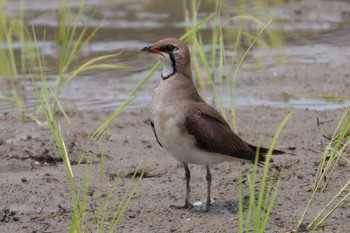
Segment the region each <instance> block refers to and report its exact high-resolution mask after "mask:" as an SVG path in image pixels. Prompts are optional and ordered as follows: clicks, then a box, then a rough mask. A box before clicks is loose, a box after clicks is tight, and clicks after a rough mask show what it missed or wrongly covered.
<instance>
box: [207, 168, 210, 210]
mask: <svg viewBox="0 0 350 233" xmlns="http://www.w3.org/2000/svg"><path fill="white" fill-rule="evenodd" d="M206 168H207V176H206V179H207V184H208V186H207V188H208V190H207V210H208V209H209V207H210V202H211V200H210V192H211V173H210V168H209V166H208V165H207V166H206Z"/></svg>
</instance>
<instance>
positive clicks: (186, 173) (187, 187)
mask: <svg viewBox="0 0 350 233" xmlns="http://www.w3.org/2000/svg"><path fill="white" fill-rule="evenodd" d="M183 164H184V168H185V178H186V199H185V206H184V207H185V208H189V207H190V179H191V173H190V169H189V168H188V164H187V163H185V162H184V163H183Z"/></svg>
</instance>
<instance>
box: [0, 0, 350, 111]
mask: <svg viewBox="0 0 350 233" xmlns="http://www.w3.org/2000/svg"><path fill="white" fill-rule="evenodd" d="M79 2H80V1H69V4H70V6H71V7H72V8H73V9H75V10H77V9H78V7H79V4H80V3H79ZM19 6H20V1H9V2H8V14H9V15H18V14H19V11H18V9H19ZM57 8H58V1H44V0H31V1H30V2H29V1H25V4H24V9H25V22H26V24H27V25H29V26H30V25H31V24H33V25H34V26H35V27H36V28H37V30H38V32H39V33H38V34H39V35H38V45H39V46H40V50H41V52H42V53H43V54H45V55H47V56H48V57H49V59H48V61H47V70H48V80H49V83H51V84H54V81H55V79H56V76H55V75H50V74H51V73H54V72H55V71H56V70H57V68H56V62H55V58H56V56H57V53H58V50H59V48H58V47H57V46H56V44H55V42H54V38H55V28H56V27H57V21H56V10H57ZM94 9H95V10H96V11H95V13H94V14H92V12H93V11H94ZM270 10H271V14H274V15H276V16H277V17H279V18H280V19H281V20H284V21H283V24H278V23H276V24H273V25H272V26H271V27H274V28H276V29H277V30H281V31H289V30H294V31H297V32H298V35H300V36H302V37H303V38H304V39H306V40H307V42H306V43H303V42H300V41H299V40H296V39H295V38H292V37H291V38H287V41H286V44H285V46H284V47H283V48H282V49H280V50H271V49H262V48H261V49H259V48H255V49H254V50H253V51H252V53H251V56H250V57H248V58H247V60H246V61H245V65H244V68H249V67H253V66H254V65H256V64H257V61H258V60H262V59H263V60H264V64H263V67H264V66H268V67H271V66H274V67H277V68H278V64H276V59H275V57H276V56H277V54H283V56H284V61H285V62H287V63H293V64H312V63H320V64H327V65H331V66H332V65H337V64H341V63H342V62H344V61H345V60H346V58H347V55H346V53H344V51H343V53H341V52H340V51H339V50H343V49H344V48H342V47H339V45H350V30H348V29H349V28H350V24H349V23H348V22H346V21H344V19H343V18H342V17H337V16H334V15H332V14H329V15H327V14H323V15H322V19H317V20H316V19H315V18H313V17H312V15H310V16H309V18H307V19H306V20H305V22H301V23H299V24H295V23H289V22H288V21H286V18H288V16H286V14H285V13H283V12H284V11H283V10H281V9H279V8H271V9H270ZM87 12H91V14H86V15H84V18H83V21H84V23H87V24H89V25H90V26H91V27H96V26H98V25H99V26H100V31H99V32H98V33H97V35H96V37H95V39H94V40H93V43H91V44H90V45H88V46H87V47H86V48H85V49H84V51H83V55H82V56H83V58H87V57H93V56H96V55H101V54H107V53H115V52H116V51H119V50H123V53H122V54H121V55H120V56H119V57H117V58H116V59H114V60H113V62H115V63H121V64H126V65H128V66H129V68H127V69H123V70H103V71H93V72H89V73H84V74H83V75H81V76H80V77H78V78H77V79H75V80H74V81H73V82H71V83H70V84H69V85H68V86H66V87H65V88H64V90H63V93H62V95H61V100H62V102H63V103H64V104H65V107H66V108H67V109H71V108H78V109H80V110H114V109H116V108H117V107H118V106H119V105H120V104H121V103H122V102H123V101H124V100H125V98H127V97H128V95H129V94H130V92H131V91H132V90H133V88H134V87H135V86H136V85H137V83H138V82H139V80H141V79H142V78H143V77H144V76H145V75H146V73H147V71H148V70H149V68H150V67H151V66H152V64H153V62H151V63H150V62H149V61H148V59H147V57H146V56H144V55H143V54H140V52H139V51H140V48H142V47H143V46H144V45H147V44H149V43H151V42H153V41H156V40H158V39H161V38H165V37H169V36H171V37H179V36H180V35H182V33H183V32H184V31H185V23H184V16H183V10H182V6H181V4H180V3H179V2H177V1H167V0H160V1H154V0H148V1H146V0H145V1H118V2H115V1H114V2H110V1H107V0H104V1H97V0H91V1H88V5H87ZM207 12H210V9H206V8H205V7H203V9H201V10H200V12H199V16H200V18H204V17H205V16H206V15H207V14H208V13H207ZM90 15H93V16H90ZM44 28H45V30H46V40H45V41H43V40H40V38H42V37H43V36H42V35H40V32H41V33H42V32H43V29H44ZM209 30H210V26H209V27H204V29H203V30H202V33H203V34H204V35H205V34H206V33H208V32H209ZM20 46H21V44H20V43H18V42H14V43H13V47H14V48H20ZM3 47H6V44H4V43H0V48H3ZM349 52H350V51H349ZM227 54H228V55H229V54H230V52H229V51H227ZM243 72H244V70H243ZM155 76H157V75H155ZM155 80H156V77H155V78H152V79H151V81H149V82H148V83H147V84H146V85H145V86H147V87H152V85H154V83H155ZM32 89H33V85H32V82H31V80H30V79H28V80H27V90H26V92H25V93H24V96H25V98H26V103H27V107H28V110H30V111H32V110H35V109H36V107H37V104H38V103H37V100H36V97H35V95H31V94H28V93H31V90H32ZM91 90H94V91H93V92H92V91H91ZM1 91H2V92H3V93H5V94H6V93H8V90H4V89H1ZM205 94H206V99H208V100H210V99H212V98H213V97H212V96H211V94H210V92H205ZM151 95H152V88H150V89H148V90H147V91H145V92H142V93H140V94H139V96H138V97H137V98H136V99H135V101H133V103H132V104H131V106H130V107H147V106H148V105H149V103H150V100H151ZM220 95H221V100H222V102H223V104H224V106H225V107H229V106H230V100H229V98H228V97H227V96H228V95H227V94H225V92H221V94H220ZM349 104H350V100H346V101H345V102H343V103H337V102H335V103H328V102H324V101H323V100H322V99H299V98H298V99H293V98H291V99H289V100H284V99H283V97H282V96H281V99H280V100H276V99H273V100H272V99H263V98H257V97H255V96H249V95H247V96H237V97H236V98H235V106H236V107H237V108H244V107H251V106H258V105H267V106H271V107H291V106H292V107H295V108H308V109H316V110H325V109H335V108H341V107H345V106H347V105H349ZM11 109H12V106H11V104H10V103H8V102H5V101H1V102H0V112H7V111H10V110H11Z"/></svg>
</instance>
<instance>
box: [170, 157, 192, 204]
mask: <svg viewBox="0 0 350 233" xmlns="http://www.w3.org/2000/svg"><path fill="white" fill-rule="evenodd" d="M183 165H184V168H185V178H186V198H185V205H184V206H174V205H172V206H170V207H171V208H175V209H189V208H191V207H192V205H191V204H190V179H191V173H190V169H189V168H188V164H187V163H185V162H183Z"/></svg>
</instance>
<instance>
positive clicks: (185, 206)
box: [170, 203, 194, 210]
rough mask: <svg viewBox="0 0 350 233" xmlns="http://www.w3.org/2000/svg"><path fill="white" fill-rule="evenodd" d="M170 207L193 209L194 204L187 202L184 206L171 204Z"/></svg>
mask: <svg viewBox="0 0 350 233" xmlns="http://www.w3.org/2000/svg"><path fill="white" fill-rule="evenodd" d="M170 208H172V209H176V210H183V209H187V210H190V209H193V208H194V207H193V205H192V204H190V203H186V204H185V205H183V206H178V205H171V206H170Z"/></svg>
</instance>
